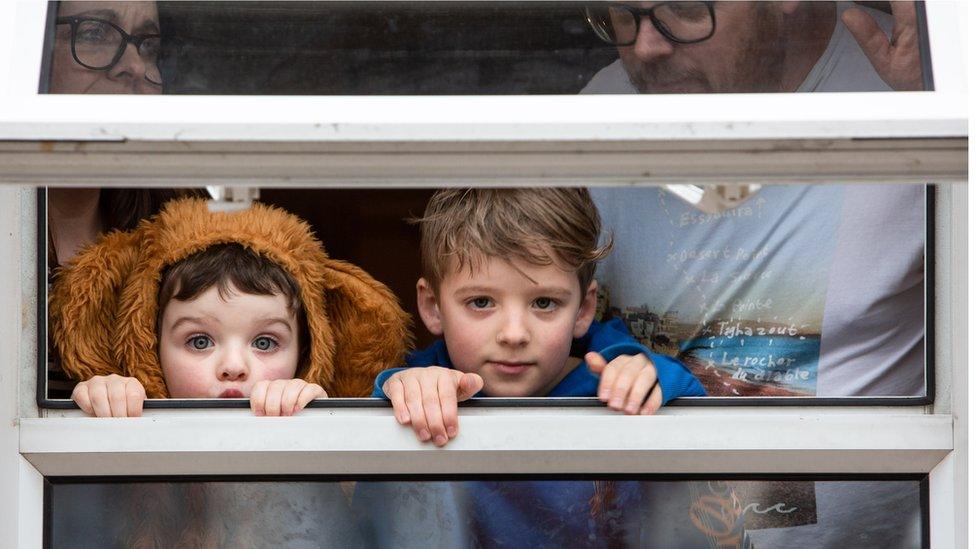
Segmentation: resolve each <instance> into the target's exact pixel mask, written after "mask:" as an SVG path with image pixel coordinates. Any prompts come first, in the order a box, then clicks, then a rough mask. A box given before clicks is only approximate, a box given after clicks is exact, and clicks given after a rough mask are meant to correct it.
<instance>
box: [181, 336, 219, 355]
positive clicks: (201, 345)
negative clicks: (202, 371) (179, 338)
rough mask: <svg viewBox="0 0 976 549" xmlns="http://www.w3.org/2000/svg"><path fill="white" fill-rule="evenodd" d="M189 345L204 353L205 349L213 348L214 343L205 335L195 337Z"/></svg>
mask: <svg viewBox="0 0 976 549" xmlns="http://www.w3.org/2000/svg"><path fill="white" fill-rule="evenodd" d="M187 343H188V344H189V345H190V347H193V348H194V349H196V350H197V351H203V350H204V349H208V348H210V347H213V341H212V340H211V339H210V338H209V337H207V336H205V335H198V336H193V337H191V338H190V341H188V342H187Z"/></svg>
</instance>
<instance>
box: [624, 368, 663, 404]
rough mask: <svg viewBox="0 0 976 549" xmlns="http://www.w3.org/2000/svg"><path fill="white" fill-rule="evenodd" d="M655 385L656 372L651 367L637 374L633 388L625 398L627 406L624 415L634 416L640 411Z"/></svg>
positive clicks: (642, 369)
mask: <svg viewBox="0 0 976 549" xmlns="http://www.w3.org/2000/svg"><path fill="white" fill-rule="evenodd" d="M656 385H657V371H656V370H655V369H654V367H653V366H645V367H644V368H641V370H640V371H639V372H638V373H637V377H636V378H635V379H634V386H633V387H632V388H631V389H630V395H629V396H628V397H627V404H626V406H624V413H627V414H636V413H638V412H639V411H640V409H641V405H642V404H644V402H645V401H646V400H647V397H648V396H649V394H650V392H651V391H652V390H653V389H654V387H655V386H656Z"/></svg>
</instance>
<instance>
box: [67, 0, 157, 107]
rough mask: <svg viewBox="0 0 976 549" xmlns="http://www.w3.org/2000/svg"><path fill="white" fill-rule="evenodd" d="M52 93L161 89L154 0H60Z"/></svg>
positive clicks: (146, 92) (153, 90)
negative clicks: (136, 0)
mask: <svg viewBox="0 0 976 549" xmlns="http://www.w3.org/2000/svg"><path fill="white" fill-rule="evenodd" d="M55 23H56V24H55V39H54V50H53V54H52V57H51V60H52V62H51V81H50V88H49V91H50V93H136V94H154V93H162V77H161V75H160V71H159V65H158V60H159V49H160V38H159V17H158V15H157V13H156V3H155V2H147V1H143V2H60V3H59V5H58V16H57V19H56V20H55Z"/></svg>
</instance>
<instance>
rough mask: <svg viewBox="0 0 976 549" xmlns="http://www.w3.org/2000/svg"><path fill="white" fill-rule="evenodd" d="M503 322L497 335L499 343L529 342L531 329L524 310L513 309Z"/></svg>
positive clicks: (518, 343)
mask: <svg viewBox="0 0 976 549" xmlns="http://www.w3.org/2000/svg"><path fill="white" fill-rule="evenodd" d="M503 322H504V323H503V324H502V326H501V327H500V328H499V330H498V335H497V336H496V340H497V341H498V343H500V344H502V345H525V344H526V343H528V342H529V339H530V337H529V329H528V326H526V323H525V315H524V314H523V313H522V312H520V311H513V312H510V313H508V314H506V315H505V317H504V321H503Z"/></svg>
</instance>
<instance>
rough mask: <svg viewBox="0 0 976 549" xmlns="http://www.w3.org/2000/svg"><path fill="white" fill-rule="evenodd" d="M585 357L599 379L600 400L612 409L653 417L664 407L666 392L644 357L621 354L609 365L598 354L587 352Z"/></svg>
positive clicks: (654, 369)
mask: <svg viewBox="0 0 976 549" xmlns="http://www.w3.org/2000/svg"><path fill="white" fill-rule="evenodd" d="M584 358H585V359H586V365H587V366H589V368H590V371H592V372H593V373H594V374H597V375H599V376H600V386H599V388H598V389H597V393H596V396H597V398H599V399H600V400H602V401H603V402H606V403H607V407H608V408H610V409H611V410H618V411H622V412H623V413H625V414H629V415H634V414H637V413H639V414H641V415H651V414H653V413H654V412H656V411H657V409H658V408H660V407H661V401H662V400H663V399H664V393H663V392H662V391H661V385H660V384H659V383H658V381H657V368H655V367H654V364H653V363H652V362H651V359H649V358H647V357H646V356H644V355H620V356H618V357H617V358H615V359H613V360H611V361H610V363H609V364H608V363H607V361H606V360H604V358H603V357H602V356H600V354H599V353H586V356H585V357H584Z"/></svg>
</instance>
